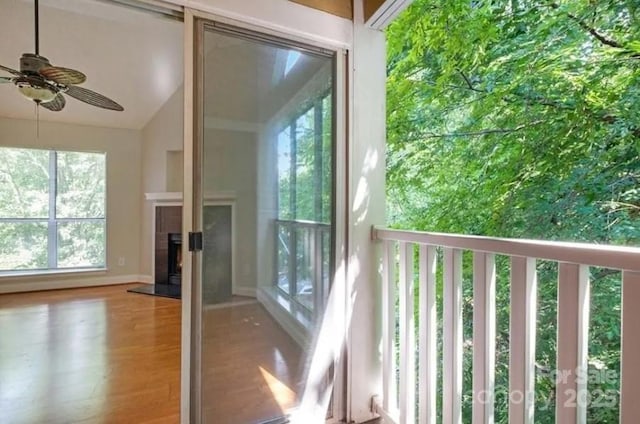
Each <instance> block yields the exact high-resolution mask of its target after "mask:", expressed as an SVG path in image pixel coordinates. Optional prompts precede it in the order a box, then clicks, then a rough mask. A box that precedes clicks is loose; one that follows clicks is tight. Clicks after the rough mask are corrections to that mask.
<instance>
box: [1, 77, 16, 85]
mask: <svg viewBox="0 0 640 424" xmlns="http://www.w3.org/2000/svg"><path fill="white" fill-rule="evenodd" d="M7 82H13V78H9V77H0V84H4V83H7Z"/></svg>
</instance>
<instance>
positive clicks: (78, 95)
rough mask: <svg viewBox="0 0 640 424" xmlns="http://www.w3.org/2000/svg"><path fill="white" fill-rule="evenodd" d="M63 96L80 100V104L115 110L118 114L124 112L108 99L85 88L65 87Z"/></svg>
mask: <svg viewBox="0 0 640 424" xmlns="http://www.w3.org/2000/svg"><path fill="white" fill-rule="evenodd" d="M65 94H67V95H69V96H71V97H73V98H75V99H77V100H80V101H81V102H85V103H88V104H90V105H92V106H97V107H101V108H103V109H109V110H116V111H118V112H122V111H123V110H124V108H123V107H122V106H120V105H119V104H118V103H116V102H114V101H113V100H111V99H110V98H108V97H105V96H103V95H102V94H98V93H96V92H95V91H91V90H87V89H86V88H82V87H76V86H75V85H70V86H69V87H67V90H66V91H65Z"/></svg>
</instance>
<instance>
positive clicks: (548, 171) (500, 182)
mask: <svg viewBox="0 0 640 424" xmlns="http://www.w3.org/2000/svg"><path fill="white" fill-rule="evenodd" d="M387 40H388V62H387V63H388V65H387V66H388V91H387V99H388V137H387V139H388V155H387V183H388V184H387V198H388V206H389V221H390V224H392V225H394V226H398V227H403V228H415V229H420V230H427V231H442V232H455V233H466V234H481V235H489V236H501V237H524V238H537V239H551V240H572V241H588V242H596V243H607V244H632V245H638V244H640V221H639V217H640V187H639V183H640V158H639V155H640V114H639V113H638V110H640V3H638V2H637V1H624V0H620V1H599V0H596V1H591V0H590V1H587V0H571V1H569V0H561V1H540V0H537V1H526V0H525V1H523V0H497V1H482V0H478V1H469V0H464V1H463V0H450V1H446V2H443V1H434V0H416V1H415V2H414V4H413V5H412V6H411V7H410V8H409V9H408V10H407V11H406V12H405V13H404V14H403V15H402V16H401V17H400V19H398V20H397V21H396V22H395V23H394V24H393V25H392V26H391V27H390V28H389V29H388V30H387ZM499 264H501V262H499ZM538 271H539V275H540V276H539V305H538V311H539V312H538V315H539V316H538V323H539V327H538V328H539V329H538V335H537V342H538V348H537V355H536V357H537V361H538V363H537V365H538V369H539V371H541V372H540V373H539V376H538V382H537V383H538V384H537V390H539V391H540V393H539V399H545V398H546V399H548V400H550V406H551V409H552V407H553V384H552V383H551V382H550V380H549V378H548V377H546V376H545V375H544V371H545V370H548V369H553V368H554V367H555V349H556V347H555V314H556V305H555V303H556V290H557V285H556V282H555V281H556V280H555V279H556V273H557V269H556V267H555V265H551V264H548V263H541V264H540V266H539V270H538ZM467 274H468V273H465V275H467ZM616 277H617V276H616V275H612V274H611V272H610V271H608V270H592V281H593V285H594V294H593V297H592V302H593V304H592V320H591V336H592V342H591V346H590V354H591V357H590V365H591V366H593V367H600V368H603V367H604V369H613V370H616V369H618V367H619V355H618V350H619V343H620V340H619V319H620V316H619V313H620V308H619V306H620V286H619V278H616ZM506 278H508V269H507V264H506V263H505V264H504V265H501V266H500V267H499V279H503V280H504V279H506ZM465 287H466V288H465V307H466V309H465V315H464V317H465V320H466V323H467V324H466V326H468V325H469V323H470V317H471V310H472V307H473V301H472V293H471V291H470V289H469V287H470V284H468V282H467V283H465ZM508 290H509V288H508V285H507V284H503V285H500V284H499V285H498V294H497V296H498V305H508V299H509V293H508ZM467 306H468V307H467ZM508 317H509V311H508V308H507V307H506V306H502V307H501V308H499V311H498V325H499V327H500V325H501V323H505V322H508ZM507 330H508V328H507ZM467 334H470V331H469V328H468V327H467V328H466V330H465V337H467ZM497 351H498V360H499V362H502V364H501V363H498V366H497V372H498V375H497V381H498V383H499V384H503V383H504V384H506V382H507V381H508V380H507V373H508V370H507V368H506V366H505V364H504V358H506V352H508V332H507V333H506V334H505V332H501V331H500V328H499V331H498V346H497ZM468 368H469V367H467V372H466V374H465V387H466V388H470V386H469V385H470V378H471V377H470V374H469V373H468ZM607 384H608V383H607ZM593 388H596V386H590V389H593ZM597 388H602V389H611V388H613V389H616V388H617V385H616V384H609V385H606V384H604V383H603V385H601V386H597ZM497 406H498V411H497V414H498V417H497V418H498V421H497V422H505V421H504V420H505V419H506V415H505V413H504V412H506V411H500V409H501V407H502V409H504V408H503V407H504V406H505V404H504V403H502V404H500V405H497ZM468 413H469V408H468V407H466V409H465V414H468ZM616 413H617V412H616V410H615V408H599V409H597V408H591V409H590V410H589V417H590V419H592V420H594V421H593V422H614V421H617V419H616V418H615V417H616ZM536 417H537V419H536V421H537V422H553V411H552V410H549V409H546V410H545V409H544V407H543V405H541V404H540V403H539V402H538V408H537V411H536ZM467 418H468V416H467ZM466 421H467V420H466V419H465V422H466Z"/></svg>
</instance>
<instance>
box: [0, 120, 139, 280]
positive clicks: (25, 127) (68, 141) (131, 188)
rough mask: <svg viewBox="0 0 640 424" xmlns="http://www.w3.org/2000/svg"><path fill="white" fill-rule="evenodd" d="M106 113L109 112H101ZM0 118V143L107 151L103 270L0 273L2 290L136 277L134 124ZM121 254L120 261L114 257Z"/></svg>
mask: <svg viewBox="0 0 640 424" xmlns="http://www.w3.org/2000/svg"><path fill="white" fill-rule="evenodd" d="M105 113H109V112H105ZM35 134H36V123H35V121H29V120H18V119H6V118H0V145H2V146H9V147H28V148H39V149H60V150H77V151H94V152H96V151H97V152H105V153H106V155H107V271H106V272H96V273H83V274H65V275H47V276H45V275H40V276H31V277H27V276H24V277H0V292H4V291H22V290H25V289H27V290H45V289H51V288H62V287H74V286H83V285H91V284H109V283H118V282H119V283H123V282H131V281H137V280H138V277H139V275H138V274H139V260H140V248H139V236H138V232H137V228H139V227H140V202H139V196H140V192H141V191H140V178H141V172H140V158H141V140H142V134H141V132H140V131H137V130H125V129H113V128H101V127H90V126H81V125H72V124H62V123H52V122H40V137H39V140H36V137H35ZM120 257H122V258H124V259H125V264H124V265H123V266H119V265H118V259H119V258H120Z"/></svg>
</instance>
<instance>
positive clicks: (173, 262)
mask: <svg viewBox="0 0 640 424" xmlns="http://www.w3.org/2000/svg"><path fill="white" fill-rule="evenodd" d="M168 242H169V249H168V253H169V257H168V261H167V262H168V265H169V269H168V271H169V284H177V285H179V284H180V282H181V278H182V234H181V233H169V236H168Z"/></svg>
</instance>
